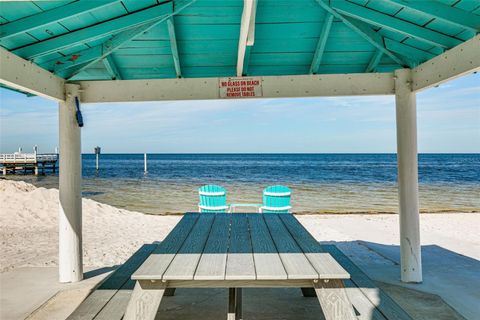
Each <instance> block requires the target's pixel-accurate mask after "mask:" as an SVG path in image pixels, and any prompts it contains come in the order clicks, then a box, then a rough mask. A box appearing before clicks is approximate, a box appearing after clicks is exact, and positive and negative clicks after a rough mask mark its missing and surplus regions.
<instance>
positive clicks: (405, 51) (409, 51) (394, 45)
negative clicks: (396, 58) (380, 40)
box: [384, 38, 435, 64]
mask: <svg viewBox="0 0 480 320" xmlns="http://www.w3.org/2000/svg"><path fill="white" fill-rule="evenodd" d="M384 41H385V46H386V47H387V48H388V50H390V51H393V52H396V53H398V54H400V55H402V56H404V57H409V58H410V59H411V60H413V61H415V63H416V64H419V63H421V62H424V61H427V60H429V59H432V58H433V57H435V55H434V54H433V53H430V52H427V51H423V50H420V49H417V48H414V47H411V46H409V45H406V44H404V43H401V42H398V41H395V40H392V39H388V38H384Z"/></svg>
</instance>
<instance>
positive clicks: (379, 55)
mask: <svg viewBox="0 0 480 320" xmlns="http://www.w3.org/2000/svg"><path fill="white" fill-rule="evenodd" d="M382 56H383V52H382V51H380V50H377V51H376V52H375V53H374V54H373V56H372V59H371V60H370V62H369V63H368V66H367V68H366V69H365V72H373V71H375V69H376V68H377V66H378V64H379V63H380V60H382Z"/></svg>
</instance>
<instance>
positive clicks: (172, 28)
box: [167, 17, 182, 78]
mask: <svg viewBox="0 0 480 320" xmlns="http://www.w3.org/2000/svg"><path fill="white" fill-rule="evenodd" d="M167 26H168V35H169V36H170V47H171V50H172V57H173V63H174V64H175V73H176V74H177V78H180V77H181V76H182V69H181V67H180V56H179V55H178V47H177V37H176V35H175V24H174V21H173V17H171V18H170V19H167Z"/></svg>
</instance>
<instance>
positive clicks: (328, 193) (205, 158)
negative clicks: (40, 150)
mask: <svg viewBox="0 0 480 320" xmlns="http://www.w3.org/2000/svg"><path fill="white" fill-rule="evenodd" d="M82 166H83V178H84V179H83V196H84V197H88V198H91V199H94V200H96V201H99V202H103V203H107V204H110V205H114V206H117V207H121V208H126V209H129V210H135V211H140V212H144V213H149V214H169V213H171V214H174V213H182V212H186V211H195V210H197V202H198V195H197V189H198V187H200V186H201V185H203V184H219V185H222V186H224V187H225V188H227V192H228V202H229V203H260V202H261V199H262V198H261V194H262V189H263V188H265V187H266V186H269V185H275V184H282V185H287V186H289V187H290V188H291V189H292V191H293V194H292V206H293V211H294V212H296V213H300V214H302V213H303V214H306V213H357V212H362V213H383V212H388V213H394V212H397V211H398V200H397V199H398V198H397V162H396V155H395V154H149V155H148V173H147V174H144V172H143V154H102V155H100V170H99V171H98V172H97V171H96V170H95V155H93V154H84V155H83V160H82ZM9 179H21V180H26V181H28V182H31V183H34V184H35V185H37V186H44V187H58V177H56V176H54V175H47V176H40V177H33V176H20V175H18V176H15V177H12V176H9ZM419 189H420V207H421V211H422V212H451V211H461V212H471V211H480V154H420V155H419Z"/></svg>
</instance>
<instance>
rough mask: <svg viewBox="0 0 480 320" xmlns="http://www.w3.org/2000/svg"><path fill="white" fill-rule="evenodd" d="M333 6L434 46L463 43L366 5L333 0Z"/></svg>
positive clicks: (450, 45) (357, 17) (443, 46)
mask: <svg viewBox="0 0 480 320" xmlns="http://www.w3.org/2000/svg"><path fill="white" fill-rule="evenodd" d="M331 6H332V8H334V9H335V10H336V11H338V12H340V13H341V14H344V15H347V16H349V17H352V18H355V19H358V20H361V21H363V22H366V23H368V24H371V25H374V26H378V27H381V28H385V29H387V30H390V31H394V32H398V33H401V34H403V35H405V36H408V37H412V38H415V39H417V40H421V41H423V42H425V43H428V44H430V45H433V46H437V47H442V48H452V47H454V46H456V45H459V44H460V43H462V41H461V40H459V39H456V38H453V37H450V36H447V35H445V34H443V33H439V32H436V31H433V30H430V29H426V28H423V27H420V26H418V25H416V24H413V23H410V22H407V21H404V20H401V19H398V18H395V17H392V16H390V15H388V14H384V13H381V12H378V11H374V10H371V9H368V8H366V7H364V6H361V5H357V4H354V3H352V2H347V1H345V0H333V1H331Z"/></svg>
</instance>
